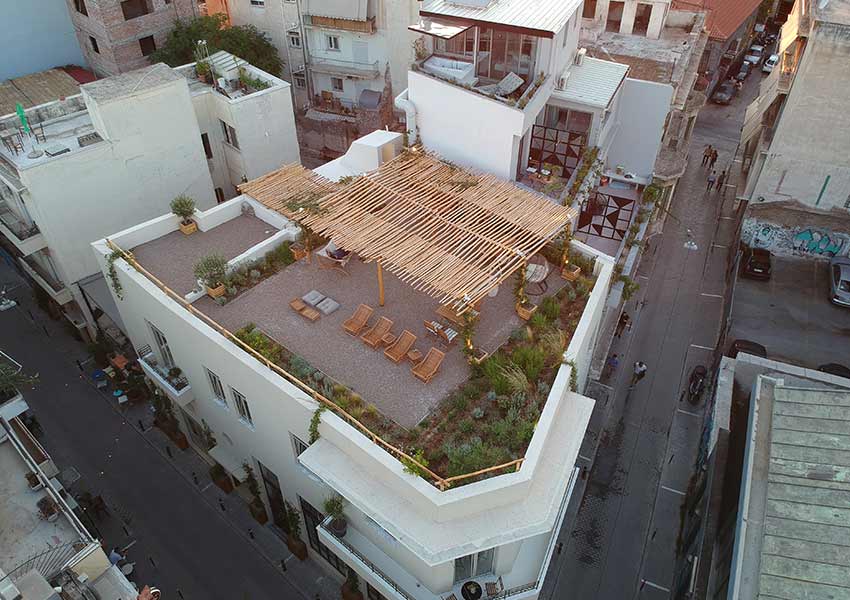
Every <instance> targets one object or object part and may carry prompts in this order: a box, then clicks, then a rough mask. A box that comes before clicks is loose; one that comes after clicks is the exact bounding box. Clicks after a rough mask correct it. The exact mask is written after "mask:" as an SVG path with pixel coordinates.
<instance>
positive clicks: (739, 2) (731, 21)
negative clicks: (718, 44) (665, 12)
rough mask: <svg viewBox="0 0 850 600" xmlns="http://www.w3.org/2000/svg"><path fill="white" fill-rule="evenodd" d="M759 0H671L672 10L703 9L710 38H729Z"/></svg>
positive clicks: (754, 8) (753, 9) (752, 10)
mask: <svg viewBox="0 0 850 600" xmlns="http://www.w3.org/2000/svg"><path fill="white" fill-rule="evenodd" d="M759 4H761V2H760V0H673V5H672V8H673V9H674V10H692V11H693V10H704V11H706V12H707V13H708V19H707V20H706V25H705V26H706V29H708V31H709V37H711V38H712V39H719V40H726V39H729V38H730V37H731V36H732V34H733V33H735V31H737V29H738V27H740V26H741V23H743V22H744V21H745V20H746V19H747V17H749V16H750V15H751V14H753V12H755V11H756V9H758V6H759Z"/></svg>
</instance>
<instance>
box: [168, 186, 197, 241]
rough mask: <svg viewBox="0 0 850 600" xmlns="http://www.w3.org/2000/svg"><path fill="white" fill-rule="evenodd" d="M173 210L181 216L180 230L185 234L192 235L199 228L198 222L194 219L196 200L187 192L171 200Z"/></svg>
mask: <svg viewBox="0 0 850 600" xmlns="http://www.w3.org/2000/svg"><path fill="white" fill-rule="evenodd" d="M171 212H173V213H174V214H175V215H177V216H178V217H180V231H182V232H183V234H184V235H192V234H193V233H195V232H196V231H197V230H198V224H197V223H196V222H195V221H194V220H193V219H192V215H194V214H195V201H194V200H192V199H191V198H190V197H189V196H186V195H185V194H180V195H179V196H177V197H176V198H174V200H172V201H171Z"/></svg>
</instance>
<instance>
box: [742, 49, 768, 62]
mask: <svg viewBox="0 0 850 600" xmlns="http://www.w3.org/2000/svg"><path fill="white" fill-rule="evenodd" d="M763 56H764V46H750V49H749V50H747V54H746V56H744V60H745V61H747V62H748V63H752V64H754V65H757V64H759V63H760V62H761V59H762V57H763Z"/></svg>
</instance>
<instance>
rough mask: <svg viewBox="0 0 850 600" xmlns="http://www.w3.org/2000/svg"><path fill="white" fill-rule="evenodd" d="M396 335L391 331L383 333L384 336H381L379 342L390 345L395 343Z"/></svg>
mask: <svg viewBox="0 0 850 600" xmlns="http://www.w3.org/2000/svg"><path fill="white" fill-rule="evenodd" d="M395 340H396V336H395V335H394V334H392V333H386V334H384V337H382V338H381V343H382V344H384V345H385V346H392V345H393V344H394V343H395Z"/></svg>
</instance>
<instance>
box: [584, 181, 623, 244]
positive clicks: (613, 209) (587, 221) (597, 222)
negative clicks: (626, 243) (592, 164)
mask: <svg viewBox="0 0 850 600" xmlns="http://www.w3.org/2000/svg"><path fill="white" fill-rule="evenodd" d="M634 208H635V201H634V200H632V199H631V198H618V197H617V196H612V195H611V194H603V193H600V192H599V191H593V192H591V193H590V195H589V196H588V197H587V199H585V200H584V202H582V204H581V214H580V215H579V217H578V226H577V227H576V231H580V232H582V233H589V234H591V235H595V236H598V237H601V238H605V239H609V240H617V241H619V240H622V239H623V238H624V237H626V231H627V230H628V228H629V222H630V221H631V220H632V213H633V212H634Z"/></svg>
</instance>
